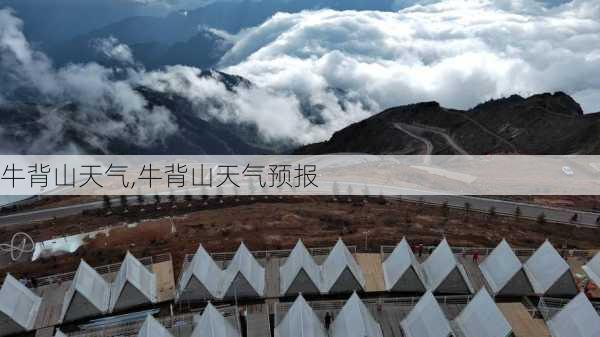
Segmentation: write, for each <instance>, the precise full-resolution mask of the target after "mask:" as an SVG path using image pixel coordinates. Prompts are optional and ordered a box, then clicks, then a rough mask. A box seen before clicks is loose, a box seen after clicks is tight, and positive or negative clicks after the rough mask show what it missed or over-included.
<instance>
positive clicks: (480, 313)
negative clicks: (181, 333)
mask: <svg viewBox="0 0 600 337" xmlns="http://www.w3.org/2000/svg"><path fill="white" fill-rule="evenodd" d="M547 326H548V329H549V331H550V333H551V335H552V336H553V337H598V336H599V335H600V316H599V315H598V313H597V311H596V309H595V308H594V307H593V306H592V304H591V303H590V301H589V300H588V299H587V297H586V296H585V295H584V294H583V293H580V294H579V295H578V296H576V297H575V298H574V299H573V300H571V301H570V302H569V303H568V304H567V305H566V306H565V307H564V308H563V309H562V310H561V311H560V312H558V313H557V314H556V315H554V316H553V317H552V318H551V319H549V320H548V321H547ZM399 327H400V329H401V331H402V335H403V336H405V337H450V336H458V337H508V336H512V335H513V330H512V327H511V325H510V323H509V322H508V321H507V320H506V318H505V317H504V315H503V314H502V311H501V310H500V309H499V308H498V306H497V305H496V303H495V302H494V300H493V299H492V297H491V296H490V295H489V293H488V292H487V290H486V289H485V288H482V289H481V290H479V292H478V293H477V294H476V295H475V296H474V297H473V298H472V299H471V301H470V302H469V303H468V304H467V305H466V306H465V307H464V308H463V310H462V311H461V312H460V314H459V315H458V316H457V317H456V318H455V319H454V320H453V321H450V320H449V319H448V318H447V316H446V314H445V313H444V310H443V309H442V307H441V306H440V304H439V303H438V301H437V300H436V298H435V297H434V296H433V294H432V293H431V292H430V291H428V292H426V293H425V294H424V295H423V296H422V297H421V298H420V299H419V301H418V302H417V304H416V305H415V306H414V307H413V308H412V309H411V311H410V312H409V313H408V315H406V316H405V317H404V318H403V319H402V320H400V321H399ZM274 333H275V337H383V330H382V327H381V325H380V323H379V322H378V321H377V320H376V319H375V318H374V317H373V315H372V314H371V311H370V310H369V308H368V307H367V306H366V305H365V304H364V303H363V302H362V301H361V300H360V298H359V297H358V295H357V294H356V293H354V294H353V295H352V296H351V297H350V299H349V300H348V301H347V302H346V303H345V304H344V306H343V307H342V309H341V310H340V311H339V313H338V314H337V315H336V317H335V319H334V320H333V323H332V324H331V327H330V331H327V330H326V327H325V326H324V325H323V322H322V320H321V319H320V318H319V316H318V315H317V314H316V313H315V312H314V311H313V309H312V307H311V306H310V305H309V304H308V302H306V300H305V299H304V297H302V295H299V296H298V297H297V298H296V300H295V301H294V303H293V304H292V305H291V306H290V308H289V309H288V311H287V313H286V314H285V316H284V317H283V319H282V320H281V321H280V322H279V324H278V325H277V326H276V327H275V331H274ZM241 335H242V333H241V332H240V331H239V330H238V329H237V328H236V327H235V326H234V324H232V322H231V321H229V320H227V319H226V318H225V317H224V316H223V314H221V312H219V311H218V310H217V309H216V308H215V307H214V306H213V305H212V304H210V303H208V305H207V306H206V308H205V309H204V311H203V313H202V315H201V316H200V317H198V318H196V317H195V318H194V326H193V330H192V334H191V335H190V337H240V336H241ZM137 336H138V337H172V334H171V333H170V332H169V331H168V330H167V329H166V328H165V327H163V326H162V325H161V324H160V323H159V322H158V321H157V320H156V319H154V318H153V317H152V316H147V318H146V320H145V321H144V323H143V324H142V326H141V328H140V330H139V332H138V335H137ZM55 337H66V335H65V334H63V333H61V332H60V331H58V332H57V334H56V335H55Z"/></svg>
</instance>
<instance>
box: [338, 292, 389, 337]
mask: <svg viewBox="0 0 600 337" xmlns="http://www.w3.org/2000/svg"><path fill="white" fill-rule="evenodd" d="M331 336H332V337H383V333H382V331H381V326H380V325H379V323H377V321H376V320H375V319H374V318H373V316H372V315H371V313H370V312H369V309H368V308H367V307H366V306H365V304H364V303H363V302H362V301H361V300H360V298H359V297H358V295H357V294H356V293H354V294H352V296H351V297H350V299H349V300H348V301H347V302H346V304H344V307H343V308H342V310H341V311H340V312H339V313H338V315H337V317H336V318H335V320H334V321H333V334H332V335H331Z"/></svg>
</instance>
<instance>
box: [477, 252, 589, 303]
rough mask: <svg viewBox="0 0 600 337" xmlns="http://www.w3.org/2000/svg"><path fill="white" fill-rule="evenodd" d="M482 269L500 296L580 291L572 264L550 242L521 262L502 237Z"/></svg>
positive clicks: (569, 293) (557, 294) (551, 294)
mask: <svg viewBox="0 0 600 337" xmlns="http://www.w3.org/2000/svg"><path fill="white" fill-rule="evenodd" d="M479 268H480V270H481V272H482V274H483V276H484V277H485V279H486V281H487V283H488V285H489V286H490V288H491V289H492V291H493V293H494V295H496V296H501V295H506V296H523V295H525V296H526V295H538V296H575V295H576V294H577V292H578V289H577V283H576V282H575V279H574V277H573V274H572V273H571V270H570V267H569V264H568V263H567V262H566V261H565V259H563V257H562V256H561V255H560V254H559V253H558V251H557V250H556V249H555V248H554V247H553V246H552V244H551V243H550V242H549V241H546V242H544V243H543V244H542V245H541V246H540V247H539V248H538V249H537V250H536V251H535V252H534V253H533V255H531V256H530V257H529V258H528V259H527V261H525V263H521V260H519V258H518V257H517V256H516V255H515V253H514V251H513V250H512V248H511V247H510V245H509V244H508V243H507V242H506V241H505V240H502V242H500V244H499V245H498V246H497V247H496V248H495V249H494V250H493V251H492V252H491V253H490V255H489V256H488V257H487V258H486V259H485V260H484V261H483V262H482V263H481V264H480V266H479Z"/></svg>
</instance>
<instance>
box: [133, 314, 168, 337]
mask: <svg viewBox="0 0 600 337" xmlns="http://www.w3.org/2000/svg"><path fill="white" fill-rule="evenodd" d="M137 336H138V337H172V336H173V335H171V333H170V332H169V330H167V329H166V328H165V327H164V326H162V324H160V323H159V322H158V321H157V320H156V319H155V318H154V317H152V315H148V316H146V320H145V321H144V323H143V324H142V327H141V328H140V331H139V332H138V334H137Z"/></svg>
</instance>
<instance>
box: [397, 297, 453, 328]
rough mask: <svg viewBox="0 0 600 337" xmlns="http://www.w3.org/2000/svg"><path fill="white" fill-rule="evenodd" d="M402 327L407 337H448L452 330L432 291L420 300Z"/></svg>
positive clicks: (401, 323)
mask: <svg viewBox="0 0 600 337" xmlns="http://www.w3.org/2000/svg"><path fill="white" fill-rule="evenodd" d="M400 327H401V328H402V331H403V332H404V336H405V337H448V336H451V335H452V328H451V327H450V322H449V321H448V318H446V315H445V314H444V312H443V311H442V308H441V307H440V304H439V303H438V302H437V300H436V299H435V297H433V294H432V293H431V291H428V292H426V293H425V295H423V296H422V297H421V299H419V302H417V305H415V307H414V308H413V309H412V310H411V311H410V313H409V314H408V316H406V317H405V318H404V319H403V320H402V322H400Z"/></svg>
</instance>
